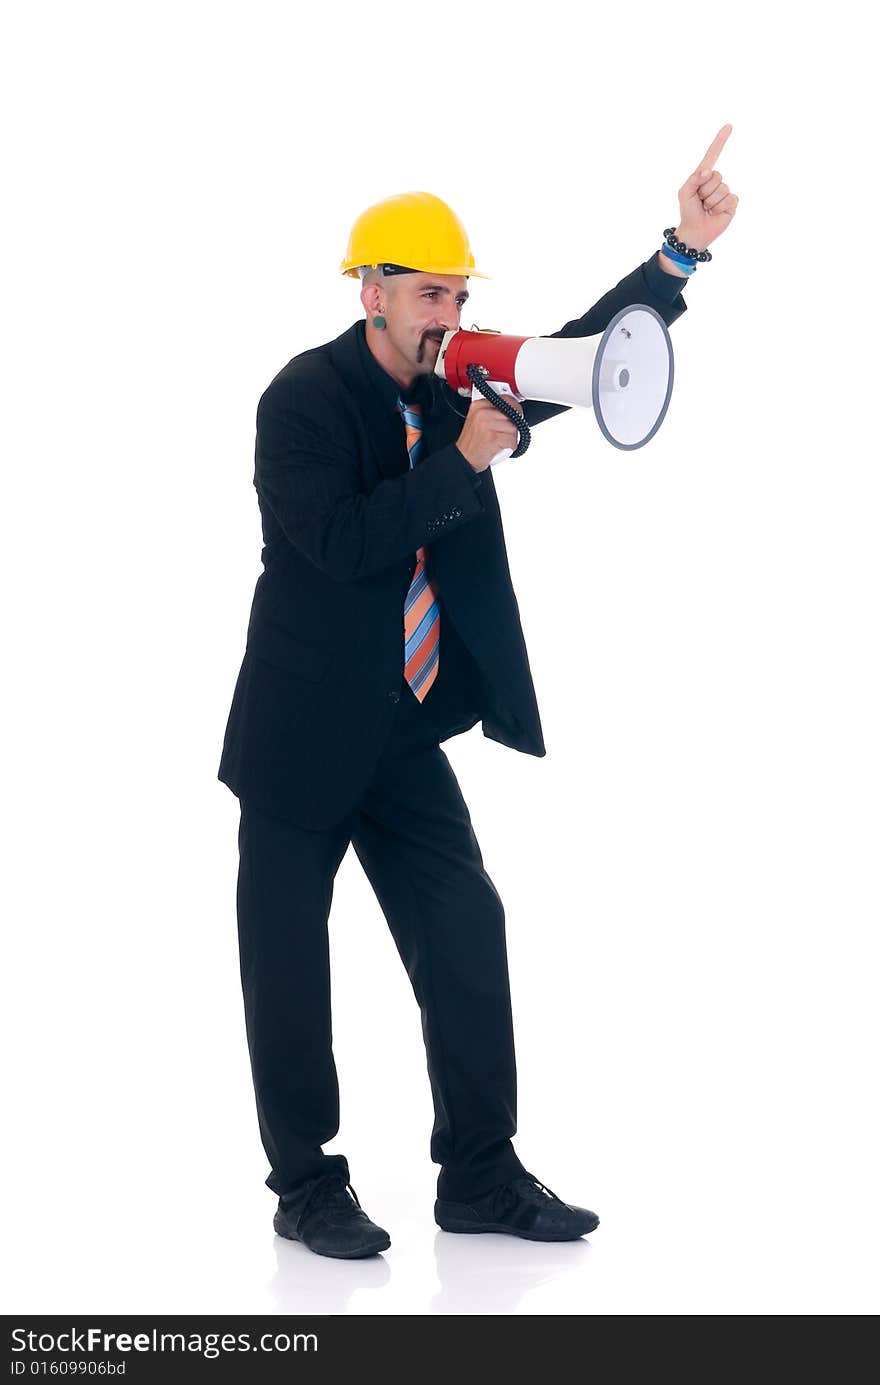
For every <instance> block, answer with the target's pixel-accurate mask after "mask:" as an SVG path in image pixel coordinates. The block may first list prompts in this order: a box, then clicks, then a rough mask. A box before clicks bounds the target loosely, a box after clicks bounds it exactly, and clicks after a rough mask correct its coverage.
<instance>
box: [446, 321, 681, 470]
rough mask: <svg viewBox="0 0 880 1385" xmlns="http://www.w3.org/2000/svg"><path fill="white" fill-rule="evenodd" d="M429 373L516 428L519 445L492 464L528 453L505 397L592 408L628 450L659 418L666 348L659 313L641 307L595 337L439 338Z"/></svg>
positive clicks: (668, 357) (666, 376)
mask: <svg viewBox="0 0 880 1385" xmlns="http://www.w3.org/2000/svg"><path fill="white" fill-rule="evenodd" d="M434 372H435V374H436V375H439V376H440V378H441V380H445V381H446V384H447V385H449V386H450V387H451V388H452V389H454V390H456V391H457V393H458V394H460V395H464V396H470V397H471V399H477V398H479V397H481V396H483V397H485V398H487V399H492V402H493V403H495V404H496V407H499V408H501V411H502V412H503V413H508V416H509V417H511V418H512V419H513V422H514V423H516V425H517V427H519V428H520V443H519V446H518V447H517V448H516V449H514V448H510V447H506V448H504V449H503V451H501V452H499V453H498V454H497V456H495V457H493V459H492V462H491V465H492V466H495V465H496V464H497V463H498V462H500V461H503V460H504V459H505V458H506V457H510V456H517V457H518V456H521V455H522V453H523V452H524V451H525V450H526V447H528V440H529V431H528V426H527V425H525V424H524V422H523V420H522V418H521V417H520V415H519V413H518V411H516V410H514V409H513V408H511V407H510V406H509V405H507V406H505V405H504V404H503V401H502V400H500V399H499V396H503V395H505V394H507V395H512V396H513V397H514V398H516V399H518V400H520V401H522V400H524V399H535V400H542V401H543V402H544V403H547V404H564V405H566V406H570V405H580V406H581V407H582V408H587V409H588V408H590V407H591V406H592V409H593V412H594V414H595V417H596V422H597V423H598V425H599V427H600V429H601V430H602V433H603V435H604V437H606V438H607V440H608V441H609V442H610V443H611V444H612V445H613V446H614V447H619V448H621V449H622V450H624V451H627V452H631V451H634V450H635V449H636V448H637V447H644V445H645V443H646V442H650V440H651V438H652V437H653V436H654V434H655V433H656V432H657V429H658V428H659V427H660V424H661V423H662V422H663V419H664V418H665V416H666V410H667V409H668V407H669V399H670V396H671V394H672V377H673V356H672V343H671V341H670V340H669V329H668V328H667V326H666V323H665V322H664V321H663V319H662V317H661V316H660V314H659V313H658V312H656V311H655V309H654V308H652V307H650V306H649V305H648V304H647V303H632V304H630V306H629V307H627V308H621V310H620V312H619V313H617V314H615V316H614V317H613V318H612V319H611V321H610V322H609V324H608V326H607V327H606V328H605V331H604V332H603V333H602V335H601V337H598V336H597V335H594V336H591V337H511V336H504V335H503V334H502V333H501V332H496V331H494V330H492V329H490V328H479V327H477V328H474V329H473V331H466V330H464V329H462V328H459V329H457V330H453V331H450V332H446V333H445V335H444V337H443V340H442V342H441V343H440V349H439V351H438V353H437V360H436V363H435V365H434ZM493 395H494V398H493Z"/></svg>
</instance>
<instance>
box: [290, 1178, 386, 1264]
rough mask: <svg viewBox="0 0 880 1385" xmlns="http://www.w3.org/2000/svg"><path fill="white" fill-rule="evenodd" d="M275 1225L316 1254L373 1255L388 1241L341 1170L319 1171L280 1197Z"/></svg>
mask: <svg viewBox="0 0 880 1385" xmlns="http://www.w3.org/2000/svg"><path fill="white" fill-rule="evenodd" d="M348 1189H351V1193H350V1194H349V1192H348ZM274 1226H275V1230H276V1231H277V1232H278V1235H279V1236H285V1237H286V1238H287V1240H288V1241H302V1243H303V1245H304V1246H308V1248H309V1250H313V1251H314V1252H315V1254H316V1255H332V1256H333V1257H334V1258H335V1259H337V1260H357V1259H360V1257H361V1256H364V1255H376V1254H377V1253H378V1252H379V1251H380V1250H387V1249H388V1247H389V1246H390V1245H391V1237H390V1236H389V1235H388V1232H387V1231H383V1229H382V1227H381V1226H376V1224H375V1223H374V1222H371V1221H370V1219H369V1217H368V1216H367V1214H366V1212H365V1211H364V1210H363V1208H362V1207H361V1204H360V1202H359V1201H358V1195H357V1193H356V1192H355V1190H354V1188H352V1187H351V1184H350V1183H346V1181H345V1178H344V1177H343V1175H342V1174H340V1173H325V1174H322V1175H321V1177H320V1178H314V1179H310V1180H309V1182H308V1183H306V1184H304V1185H303V1187H302V1188H298V1189H297V1191H296V1192H295V1193H292V1194H290V1196H285V1197H281V1198H279V1200H278V1211H277V1212H276V1213H275V1221H274Z"/></svg>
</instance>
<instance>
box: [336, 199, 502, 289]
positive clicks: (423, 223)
mask: <svg viewBox="0 0 880 1385" xmlns="http://www.w3.org/2000/svg"><path fill="white" fill-rule="evenodd" d="M380 264H389V265H394V266H401V267H402V268H405V269H419V270H423V271H424V272H425V273H426V274H464V275H466V276H467V277H475V278H477V279H488V278H489V275H488V274H481V273H480V271H479V270H478V269H475V268H474V257H473V255H472V254H471V248H470V245H469V244H468V238H467V232H466V231H465V229H464V227H463V226H462V224H461V222H460V221H459V219H458V217H457V216H456V215H455V212H454V211H453V210H452V208H451V207H448V206H447V205H446V203H445V202H441V201H440V198H439V197H434V196H433V194H432V193H430V192H401V193H398V194H397V195H396V196H395V197H386V198H385V199H384V201H382V202H376V203H375V204H374V205H373V206H372V207H368V208H367V210H366V211H365V212H361V214H360V216H359V217H358V219H357V221H356V222H355V223H354V226H352V228H351V235H350V236H349V238H348V249H347V250H346V252H345V259H344V260H343V261H342V263H341V265H340V266H339V269H340V272H341V273H342V274H348V275H350V276H351V278H353V279H356V278H357V277H358V272H357V271H358V266H359V265H370V266H371V267H372V268H374V269H375V268H376V266H377V265H380Z"/></svg>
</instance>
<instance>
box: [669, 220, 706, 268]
mask: <svg viewBox="0 0 880 1385" xmlns="http://www.w3.org/2000/svg"><path fill="white" fill-rule="evenodd" d="M663 235H664V236H665V241H664V244H663V245H661V247H660V253H661V255H666V256H667V258H668V259H670V260H672V261H673V262H674V263H675V264H677V265H679V266H680V267H681V268H682V269H683V270H684V272H685V274H687V275H691V274H693V273H694V272H695V271H696V268H697V267H696V265H695V264H694V260H703V261H708V260H711V258H712V256H711V254H710V252H709V251H708V250H694V249H693V248H692V247H690V246H687V245H685V243H684V241H682V240H676V237H675V227H674V226H667V227H666V230H665V231H664V232H663Z"/></svg>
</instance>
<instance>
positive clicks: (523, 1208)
mask: <svg viewBox="0 0 880 1385" xmlns="http://www.w3.org/2000/svg"><path fill="white" fill-rule="evenodd" d="M434 1220H435V1222H436V1223H437V1225H438V1226H439V1227H440V1228H441V1229H442V1230H443V1231H467V1232H476V1231H503V1232H506V1233H507V1235H509V1236H522V1237H524V1239H525V1240H527V1241H576V1240H577V1238H578V1237H579V1236H587V1235H588V1234H589V1233H590V1232H591V1231H595V1229H596V1227H597V1226H598V1225H599V1218H598V1217H597V1216H596V1213H595V1212H588V1211H587V1209H586V1207H572V1206H570V1204H569V1203H567V1202H563V1201H562V1199H561V1198H558V1197H557V1196H556V1194H555V1193H553V1192H551V1191H550V1189H549V1188H545V1186H544V1184H543V1183H539V1182H538V1180H537V1178H535V1177H534V1175H533V1174H530V1173H529V1174H526V1175H525V1176H524V1177H523V1178H515V1179H514V1180H513V1181H512V1182H511V1183H503V1184H502V1185H501V1186H500V1187H499V1188H493V1189H492V1191H491V1192H490V1193H487V1194H486V1196H485V1197H481V1198H478V1199H476V1200H475V1201H473V1202H446V1201H444V1200H443V1199H441V1198H438V1199H437V1201H436V1202H435V1203H434Z"/></svg>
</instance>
